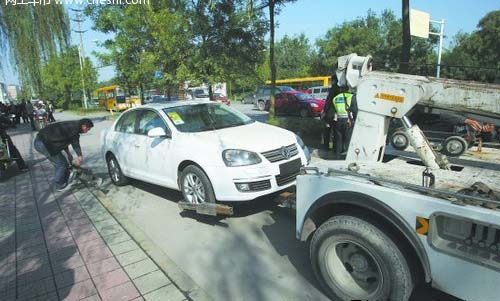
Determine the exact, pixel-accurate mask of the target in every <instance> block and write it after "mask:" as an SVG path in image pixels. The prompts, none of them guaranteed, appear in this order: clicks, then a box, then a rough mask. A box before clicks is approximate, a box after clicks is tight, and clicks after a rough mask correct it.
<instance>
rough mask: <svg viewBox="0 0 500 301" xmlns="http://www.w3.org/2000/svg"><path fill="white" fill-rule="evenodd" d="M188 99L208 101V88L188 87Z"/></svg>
mask: <svg viewBox="0 0 500 301" xmlns="http://www.w3.org/2000/svg"><path fill="white" fill-rule="evenodd" d="M187 96H188V100H203V101H208V100H210V99H209V98H208V89H206V88H201V87H199V88H188V89H187Z"/></svg>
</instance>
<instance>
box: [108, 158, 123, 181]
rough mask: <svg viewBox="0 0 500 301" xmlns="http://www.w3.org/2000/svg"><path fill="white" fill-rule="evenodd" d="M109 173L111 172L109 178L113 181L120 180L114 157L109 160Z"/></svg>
mask: <svg viewBox="0 0 500 301" xmlns="http://www.w3.org/2000/svg"><path fill="white" fill-rule="evenodd" d="M109 173H110V174H111V179H112V180H113V182H115V183H116V182H118V181H120V170H119V169H118V165H117V164H116V162H115V160H114V159H111V160H110V161H109Z"/></svg>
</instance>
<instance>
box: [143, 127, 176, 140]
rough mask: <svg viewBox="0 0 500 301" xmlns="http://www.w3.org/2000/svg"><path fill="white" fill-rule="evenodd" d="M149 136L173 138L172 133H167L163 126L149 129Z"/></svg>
mask: <svg viewBox="0 0 500 301" xmlns="http://www.w3.org/2000/svg"><path fill="white" fill-rule="evenodd" d="M148 137H151V138H157V137H164V138H172V134H170V133H166V132H165V130H164V129H163V128H161V127H157V128H154V129H150V130H149V131H148Z"/></svg>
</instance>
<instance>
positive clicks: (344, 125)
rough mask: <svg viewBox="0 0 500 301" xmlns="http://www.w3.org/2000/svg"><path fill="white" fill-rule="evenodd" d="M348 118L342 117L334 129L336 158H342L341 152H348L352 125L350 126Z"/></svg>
mask: <svg viewBox="0 0 500 301" xmlns="http://www.w3.org/2000/svg"><path fill="white" fill-rule="evenodd" d="M347 121H348V119H347V118H340V119H339V120H337V122H336V124H335V128H334V131H333V143H334V144H335V159H337V160H340V159H341V154H342V153H343V152H346V151H347V150H348V148H349V142H350V141H351V135H352V126H349V124H348V122H347Z"/></svg>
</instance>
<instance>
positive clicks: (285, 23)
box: [0, 0, 500, 84]
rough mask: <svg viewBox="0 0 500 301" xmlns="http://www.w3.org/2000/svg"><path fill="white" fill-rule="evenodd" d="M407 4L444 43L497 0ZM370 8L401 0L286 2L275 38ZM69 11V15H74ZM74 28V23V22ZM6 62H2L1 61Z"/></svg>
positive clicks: (104, 75)
mask: <svg viewBox="0 0 500 301" xmlns="http://www.w3.org/2000/svg"><path fill="white" fill-rule="evenodd" d="M410 6H411V7H412V8H414V9H418V10H421V11H426V12H428V13H430V15H431V19H434V20H439V19H444V20H445V22H446V24H445V35H446V38H445V42H444V45H445V46H447V45H448V44H449V43H450V42H451V40H452V37H453V36H454V35H455V34H456V33H457V32H459V31H464V32H472V31H474V30H475V29H476V26H477V23H478V22H479V20H480V19H481V18H482V17H483V16H485V15H486V13H488V12H490V11H492V10H498V9H500V1H498V0H496V1H495V0H476V1H470V0H468V1H465V0H455V1H452V0H410ZM369 9H371V10H373V11H374V12H375V13H377V14H379V13H380V12H382V11H383V10H384V9H390V10H392V11H394V12H395V14H396V16H398V17H400V16H401V0H385V1H382V0H348V1H346V0H343V1H339V0H298V1H296V2H295V3H291V4H287V5H286V6H284V7H283V9H282V10H281V12H280V14H279V15H278V16H277V22H278V24H279V26H278V28H277V29H276V37H277V39H280V38H281V37H283V36H284V35H285V34H288V35H291V36H293V35H298V34H300V33H304V34H305V35H306V36H307V37H308V38H309V40H310V41H311V42H315V41H316V40H317V39H318V38H321V37H323V36H324V35H325V34H326V32H327V30H328V29H330V28H332V27H335V26H337V25H340V24H342V23H343V22H345V21H350V20H354V19H356V18H358V17H362V16H366V13H367V11H368V10H369ZM73 14H74V13H73V12H71V11H70V18H73ZM72 25H73V26H74V28H76V25H75V24H73V22H72ZM91 27H92V23H91V22H90V20H86V22H85V23H84V24H83V26H82V29H88V31H87V32H86V33H85V34H84V48H85V52H86V54H87V55H90V56H91V57H92V59H93V60H94V61H95V63H96V65H99V63H98V62H97V61H96V60H95V58H93V56H92V55H91V53H92V51H102V50H103V49H100V48H99V47H97V46H96V43H95V42H94V41H103V40H105V39H107V38H109V36H107V35H105V34H102V33H99V32H94V31H92V30H91ZM72 41H73V43H74V44H77V43H78V42H79V37H78V35H77V34H75V33H73V34H72ZM4 63H5V62H4ZM113 76H114V69H113V67H106V68H101V69H99V80H106V79H109V78H111V77H113ZM0 81H2V82H6V83H8V84H11V83H17V82H18V81H17V76H16V75H15V74H14V73H13V72H12V70H10V68H4V71H3V74H1V75H0Z"/></svg>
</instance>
